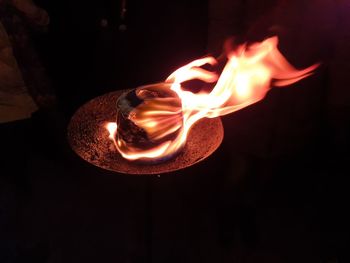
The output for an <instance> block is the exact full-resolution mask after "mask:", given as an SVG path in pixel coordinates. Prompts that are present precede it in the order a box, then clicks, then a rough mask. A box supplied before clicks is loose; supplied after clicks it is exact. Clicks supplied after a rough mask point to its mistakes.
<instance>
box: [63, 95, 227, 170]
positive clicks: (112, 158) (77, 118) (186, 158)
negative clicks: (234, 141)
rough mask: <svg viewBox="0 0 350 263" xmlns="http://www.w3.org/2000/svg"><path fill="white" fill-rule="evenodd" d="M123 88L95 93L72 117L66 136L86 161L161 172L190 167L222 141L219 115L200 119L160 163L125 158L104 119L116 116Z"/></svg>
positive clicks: (121, 167)
mask: <svg viewBox="0 0 350 263" xmlns="http://www.w3.org/2000/svg"><path fill="white" fill-rule="evenodd" d="M123 92H125V91H115V92H111V93H107V94H105V95H102V96H100V97H97V98H95V99H93V100H91V101H89V102H87V103H86V104H84V105H83V106H82V107H80V108H79V109H78V110H77V112H76V113H75V114H74V116H73V117H72V119H71V121H70V123H69V126H68V140H69V143H70V146H71V147H72V149H73V150H74V151H75V152H76V153H77V154H78V155H79V156H80V157H81V158H82V159H84V160H85V161H87V162H89V163H91V164H93V165H96V166H98V167H100V168H103V169H107V170H110V171H114V172H118V173H126V174H135V175H137V174H139V175H142V174H162V173H167V172H171V171H176V170H179V169H183V168H186V167H189V166H191V165H193V164H195V163H197V162H200V161H202V160H204V159H205V158H207V157H208V156H210V155H211V154H212V153H213V152H214V151H215V150H216V149H217V148H218V147H219V146H220V144H221V142H222V139H223V136H224V130H223V126H222V122H221V120H220V118H215V119H202V120H200V121H199V122H197V123H196V124H195V125H194V126H193V127H192V129H191V131H190V133H189V136H188V139H187V143H186V145H185V147H184V148H183V149H182V151H181V152H180V153H179V154H178V155H176V156H175V157H174V158H173V159H171V160H168V161H166V162H164V163H159V164H140V163H137V162H132V161H128V160H126V159H124V158H123V157H122V156H121V155H120V154H119V153H118V151H117V150H116V149H115V146H114V145H113V142H112V141H111V140H110V139H109V138H108V135H109V134H108V131H107V130H106V129H105V127H104V126H105V124H106V123H107V122H113V121H115V119H116V114H117V112H116V101H117V99H118V97H119V96H120V95H121V94H122V93H123Z"/></svg>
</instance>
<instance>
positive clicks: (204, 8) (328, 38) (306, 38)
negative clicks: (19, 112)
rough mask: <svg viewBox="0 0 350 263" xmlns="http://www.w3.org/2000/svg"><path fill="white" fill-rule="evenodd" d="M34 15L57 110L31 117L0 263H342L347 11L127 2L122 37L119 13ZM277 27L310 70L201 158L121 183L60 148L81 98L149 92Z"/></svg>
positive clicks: (328, 6) (90, 9) (68, 6)
mask: <svg viewBox="0 0 350 263" xmlns="http://www.w3.org/2000/svg"><path fill="white" fill-rule="evenodd" d="M36 2H37V4H38V5H40V6H41V7H43V8H45V9H46V10H47V11H48V13H49V15H50V18H51V22H50V27H49V31H48V32H47V33H46V34H35V35H33V40H34V43H35V46H36V48H37V51H38V52H39V55H40V58H41V59H42V62H43V64H44V66H45V68H46V70H47V75H48V77H49V78H50V80H51V82H52V87H53V90H54V91H55V94H56V98H57V106H56V107H54V108H53V109H50V110H45V109H43V110H40V111H39V112H38V113H37V114H35V115H34V116H33V118H32V124H31V125H32V128H33V129H32V131H31V132H30V133H28V134H27V136H26V143H27V144H28V145H29V146H28V151H29V156H28V157H27V162H28V169H26V171H25V175H24V176H23V177H25V178H26V179H25V180H24V181H26V182H27V183H25V184H24V186H23V189H22V188H21V187H19V190H16V191H15V193H13V192H11V188H10V187H9V188H8V189H7V188H5V190H4V191H3V194H2V196H3V197H2V198H4V199H6V200H9V201H8V202H6V203H7V204H9V205H8V206H7V207H6V209H3V211H5V212H4V213H7V214H11V215H13V220H12V221H11V222H12V224H11V225H10V227H7V230H10V231H8V232H9V234H7V236H6V241H2V242H4V244H1V246H2V250H1V249H0V252H1V254H3V255H8V254H9V251H10V254H11V256H7V257H5V256H4V257H3V258H4V260H3V261H1V262H49V263H53V262H54V263H56V262H57V263H58V262H64V263H68V262H104V263H107V262H125V263H129V262H157V263H158V262H159V263H160V262H164V263H165V262H166V263H171V262H259V263H261V262H269V263H272V262H298V263H301V262H308V263H311V262H349V261H348V259H349V256H348V253H349V247H348V244H349V243H350V240H349V216H348V207H349V206H348V201H349V191H348V185H349V184H348V182H349V179H348V176H349V174H350V173H349V168H348V166H349V148H348V144H349V136H348V132H349V116H350V115H349V112H350V111H349V106H350V104H349V102H350V100H349V97H350V96H349V90H348V88H349V87H350V83H349V80H348V76H347V75H348V72H349V71H348V70H349V69H350V66H349V64H350V55H349V46H350V42H349V41H350V36H348V33H347V32H350V30H348V29H349V25H350V22H349V21H348V20H349V19H348V14H349V13H347V12H350V8H349V5H348V3H347V1H326V0H321V1H267V2H264V3H263V2H262V1H260V2H259V1H224V0H220V1H209V2H207V1H199V0H198V1H182V0H181V1H160V0H158V1H128V13H127V16H126V21H124V22H125V25H126V26H127V30H126V31H125V32H121V31H120V30H119V26H120V24H123V23H124V22H123V23H122V21H120V17H119V12H120V2H119V1H111V0H104V1H81V0H75V1H68V0H62V1H45V0H40V1H36ZM277 2H278V3H277ZM335 3H336V4H335ZM101 19H106V20H107V21H108V25H107V26H105V27H103V26H101ZM276 21H277V22H278V23H279V22H280V21H281V25H282V26H284V27H285V28H287V29H286V30H285V29H283V28H282V29H283V30H281V29H280V28H278V29H277V31H276V32H278V34H279V37H280V49H281V50H282V52H283V53H284V54H286V56H287V58H288V59H289V60H290V61H291V62H292V64H293V65H295V66H297V67H300V68H302V67H306V66H309V65H311V64H313V63H315V62H318V61H322V65H321V67H320V68H319V69H318V70H317V72H316V73H315V74H314V75H313V76H311V77H310V78H308V79H305V80H302V81H301V82H299V83H297V84H295V85H293V86H291V87H287V88H284V89H274V90H272V91H271V92H270V93H269V94H268V96H267V97H266V98H265V99H264V100H263V101H262V102H260V103H258V104H256V105H253V106H252V107H249V108H247V109H244V110H242V111H240V112H237V113H235V114H232V115H229V116H225V117H224V118H223V122H224V127H225V139H224V142H223V144H222V145H221V146H220V148H219V149H218V150H217V152H215V153H214V154H213V155H212V156H210V158H208V159H207V160H205V161H203V162H201V163H199V164H197V165H195V166H192V167H190V168H188V169H185V170H179V171H176V172H173V173H169V174H164V175H161V176H159V177H157V176H132V175H123V174H116V173H111V172H107V171H104V170H101V169H99V168H96V167H93V166H92V165H89V164H88V163H85V162H84V161H82V160H81V159H79V157H77V156H76V155H75V154H74V153H73V152H72V151H71V150H70V148H69V146H68V143H67V140H66V126H67V124H68V122H69V119H70V117H71V116H72V114H73V113H74V112H75V111H76V110H77V109H78V108H79V107H80V106H81V105H83V104H84V103H85V102H87V101H88V100H90V99H92V98H94V97H96V96H98V95H102V94H104V93H106V92H109V91H113V90H118V89H126V88H134V87H137V86H139V85H143V84H147V83H152V82H156V81H161V80H163V79H165V78H166V77H167V75H169V74H170V73H171V72H172V71H173V70H174V69H176V68H178V67H179V66H181V65H183V64H185V63H187V62H189V61H191V60H193V59H194V58H197V57H201V56H204V55H206V54H208V53H212V54H214V55H218V54H219V53H220V49H221V45H222V43H223V41H224V40H225V38H226V37H229V36H231V35H235V36H237V39H239V38H240V39H242V40H243V41H253V40H258V39H259V40H261V38H262V37H266V36H268V35H270V34H272V32H274V31H273V30H275V29H273V30H272V31H271V28H270V27H269V25H275V24H276ZM278 23H277V24H278ZM111 103H114V102H111ZM15 145H16V144H15ZM16 146H17V145H16ZM17 149H18V148H17ZM14 165H15V164H14ZM18 200H19V201H18ZM0 259H1V257H0ZM6 260H7V261H6Z"/></svg>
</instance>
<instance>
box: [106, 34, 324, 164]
mask: <svg viewBox="0 0 350 263" xmlns="http://www.w3.org/2000/svg"><path fill="white" fill-rule="evenodd" d="M277 44H278V38H277V37H272V38H268V39H266V40H265V41H263V42H260V43H255V44H253V45H249V46H247V45H245V44H244V45H241V46H240V47H238V48H237V49H236V50H235V51H234V52H231V53H230V54H229V55H228V62H227V64H226V65H225V68H224V70H223V71H222V73H221V75H220V76H218V75H217V74H216V73H215V72H211V71H208V70H205V69H203V68H200V67H201V66H203V65H205V64H210V65H215V64H216V63H217V61H216V59H215V58H213V57H206V58H202V59H198V60H195V61H193V62H191V63H189V64H187V65H185V66H183V67H181V68H179V69H177V70H176V71H175V72H173V73H172V74H171V75H170V76H169V77H168V78H167V80H166V83H167V84H168V86H166V87H165V88H164V85H160V86H159V89H169V90H171V91H173V92H174V93H175V95H172V96H170V97H166V98H158V97H152V98H147V97H146V98H144V101H143V103H141V104H140V105H139V106H137V107H135V109H133V110H132V111H131V112H130V114H129V117H130V120H131V121H132V122H133V123H134V124H135V125H137V126H138V127H140V128H142V129H143V130H144V131H145V132H146V133H147V136H148V138H149V140H150V141H151V142H153V143H154V144H152V147H149V148H147V147H138V146H137V145H136V146H135V145H133V144H130V143H128V142H126V141H125V140H124V139H123V138H122V137H121V136H118V135H119V134H116V133H117V125H116V123H108V124H107V126H106V128H107V129H108V131H109V134H110V139H112V140H113V141H114V144H115V146H116V148H117V150H118V151H119V152H120V154H121V155H122V156H123V157H124V158H126V159H129V160H138V159H141V160H149V159H160V158H166V157H167V156H172V155H173V154H174V153H176V152H177V151H178V150H179V149H180V148H181V147H183V146H184V145H185V143H186V139H187V135H188V133H189V131H190V129H191V127H192V126H193V125H194V124H195V123H196V122H197V121H198V120H200V119H202V118H215V117H218V116H223V115H226V114H229V113H232V112H235V111H238V110H240V109H242V108H245V107H247V106H249V105H251V104H253V103H256V102H258V101H260V100H262V99H263V98H264V97H265V95H266V93H267V92H268V91H269V90H270V88H271V84H272V83H273V85H274V86H277V87H282V86H286V85H290V84H293V83H295V82H297V81H299V80H301V79H303V78H305V77H307V76H309V75H311V74H312V72H313V71H314V70H315V69H316V68H317V67H318V64H314V65H312V66H310V67H308V68H305V69H303V70H297V69H295V68H294V67H293V66H292V65H291V64H290V63H289V62H288V61H287V60H286V58H285V57H284V56H283V55H282V54H281V53H280V51H279V50H278V48H277ZM193 79H199V80H201V81H204V82H206V83H215V82H216V84H215V86H214V88H213V89H212V91H211V92H200V93H192V92H191V91H188V90H184V89H183V87H182V85H181V84H182V83H183V82H185V81H188V80H193ZM272 81H273V82H272ZM149 87H150V86H149ZM151 89H156V90H157V85H156V86H155V88H154V87H152V88H151ZM146 90H147V88H146ZM143 91H144V90H143V89H140V90H138V96H139V97H142V93H143ZM146 93H147V92H146ZM178 100H179V103H177V102H178ZM174 104H175V105H176V106H174ZM179 109H180V112H179ZM169 135H173V136H172V137H171V139H168V140H163V139H164V138H167V137H169ZM116 138H117V139H116Z"/></svg>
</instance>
